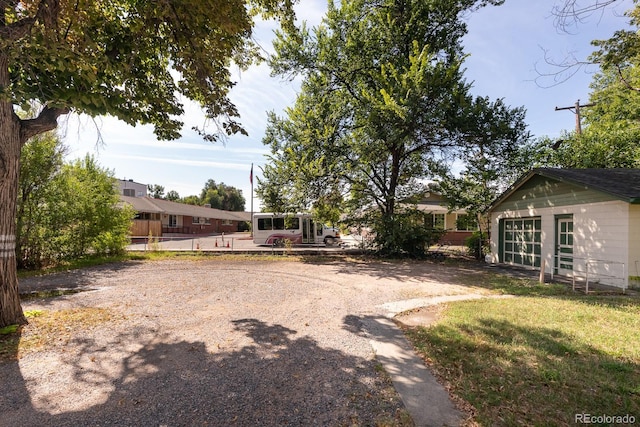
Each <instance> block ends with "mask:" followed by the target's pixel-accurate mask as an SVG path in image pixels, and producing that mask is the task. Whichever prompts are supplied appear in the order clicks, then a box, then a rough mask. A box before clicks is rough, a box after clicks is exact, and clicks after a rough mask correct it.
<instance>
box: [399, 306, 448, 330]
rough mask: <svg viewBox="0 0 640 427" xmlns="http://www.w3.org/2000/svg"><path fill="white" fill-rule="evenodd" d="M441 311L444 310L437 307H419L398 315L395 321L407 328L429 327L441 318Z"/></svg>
mask: <svg viewBox="0 0 640 427" xmlns="http://www.w3.org/2000/svg"><path fill="white" fill-rule="evenodd" d="M441 311H442V308H441V307H440V306H437V305H431V306H427V307H419V308H416V309H413V310H409V311H405V312H403V313H400V314H398V315H397V316H396V317H394V320H396V322H398V323H400V324H401V326H406V327H416V326H429V325H431V324H432V323H433V322H435V321H436V320H437V319H438V318H439V317H440V313H441Z"/></svg>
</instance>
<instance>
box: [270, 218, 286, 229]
mask: <svg viewBox="0 0 640 427" xmlns="http://www.w3.org/2000/svg"><path fill="white" fill-rule="evenodd" d="M273 229H274V230H284V218H273Z"/></svg>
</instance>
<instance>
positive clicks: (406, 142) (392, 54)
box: [257, 0, 502, 251]
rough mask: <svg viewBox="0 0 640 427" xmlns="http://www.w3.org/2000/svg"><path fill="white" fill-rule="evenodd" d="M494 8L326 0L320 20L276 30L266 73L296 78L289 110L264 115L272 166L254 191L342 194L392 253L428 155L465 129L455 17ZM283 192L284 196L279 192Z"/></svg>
mask: <svg viewBox="0 0 640 427" xmlns="http://www.w3.org/2000/svg"><path fill="white" fill-rule="evenodd" d="M500 3H502V2H501V1H476V0H461V1H424V0H402V1H397V0H356V1H350V2H341V4H340V6H339V7H338V6H335V5H334V4H333V3H330V4H329V10H328V13H327V17H326V19H325V20H324V21H323V23H322V24H321V25H320V26H319V27H317V28H313V29H311V30H309V29H306V28H304V27H303V29H302V31H301V32H300V33H299V34H297V35H296V36H288V35H286V34H283V35H280V36H279V37H278V39H277V41H276V42H275V43H274V45H275V47H276V51H277V55H276V56H275V58H274V60H273V61H272V66H273V69H274V71H275V72H276V73H280V74H284V75H290V76H297V75H301V76H302V77H303V83H302V87H301V91H300V94H299V96H298V98H297V100H296V103H295V105H294V106H293V107H292V108H290V109H288V110H287V111H286V117H282V118H280V117H276V116H274V115H272V116H271V117H270V121H269V126H268V130H267V135H266V137H265V139H264V142H265V143H266V144H268V145H270V146H271V162H270V164H269V165H268V166H267V167H266V168H265V173H264V177H263V179H262V180H260V181H259V185H258V190H257V191H258V194H260V195H261V196H263V197H265V196H266V200H267V201H268V202H269V203H274V204H276V205H277V204H280V205H282V208H285V207H287V206H285V205H287V204H288V205H294V206H297V207H299V208H302V209H310V208H313V207H317V206H316V205H318V204H319V205H320V206H321V207H322V206H323V205H327V204H328V203H341V202H342V201H344V203H343V206H344V207H345V208H346V209H347V210H348V211H350V212H352V213H353V212H356V211H360V212H361V213H364V214H366V215H367V216H369V218H370V221H371V225H373V226H374V227H375V231H376V236H377V238H378V243H379V245H380V246H379V247H381V248H382V249H383V250H384V249H389V250H391V251H394V250H395V249H392V248H398V245H397V244H396V243H397V242H398V240H399V239H401V236H396V235H392V234H393V233H396V231H397V232H398V233H401V232H402V230H408V228H407V227H405V226H404V225H402V224H397V222H398V221H404V220H409V221H415V215H413V214H411V215H407V216H405V215H402V214H403V212H402V210H403V209H404V207H405V206H407V203H410V202H411V201H412V200H416V198H417V197H418V196H419V195H420V194H421V193H422V192H423V191H424V185H423V183H424V179H425V178H428V177H429V176H430V175H431V173H432V171H431V170H430V165H431V164H432V161H433V160H434V159H436V158H438V157H440V156H442V155H444V154H450V153H451V152H452V151H454V150H457V149H459V148H460V147H461V146H462V142H463V141H464V134H465V131H466V130H467V129H468V128H469V124H468V123H465V120H466V119H467V118H469V117H470V114H468V113H467V111H468V110H469V109H471V108H473V107H474V101H473V98H472V97H471V96H470V95H469V87H470V85H469V84H468V83H466V81H465V80H464V78H463V70H462V63H463V60H464V53H463V47H462V44H461V39H462V37H463V36H464V35H465V33H466V25H465V22H464V20H463V19H462V16H463V15H464V14H465V13H469V12H470V11H473V10H475V9H477V8H479V7H482V6H485V5H487V4H500ZM487 107H489V106H487ZM285 181H286V182H285ZM283 187H286V189H285V190H284V191H285V192H286V194H288V195H289V196H290V200H288V201H284V200H282V199H281V198H279V197H276V196H277V194H278V191H282V188H283ZM292 201H293V202H292ZM289 207H290V206H289ZM321 210H325V209H321ZM372 214H373V215H372ZM409 234H410V233H409ZM387 244H389V247H388V248H385V246H386V245H387Z"/></svg>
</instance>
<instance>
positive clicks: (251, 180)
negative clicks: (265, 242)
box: [249, 163, 253, 237]
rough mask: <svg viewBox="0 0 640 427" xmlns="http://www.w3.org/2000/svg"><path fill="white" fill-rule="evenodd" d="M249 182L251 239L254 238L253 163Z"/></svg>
mask: <svg viewBox="0 0 640 427" xmlns="http://www.w3.org/2000/svg"><path fill="white" fill-rule="evenodd" d="M249 182H251V237H253V163H251V173H250V174H249Z"/></svg>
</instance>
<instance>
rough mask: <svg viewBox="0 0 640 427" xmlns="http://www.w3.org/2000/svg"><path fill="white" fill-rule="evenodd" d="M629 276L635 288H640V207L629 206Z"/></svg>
mask: <svg viewBox="0 0 640 427" xmlns="http://www.w3.org/2000/svg"><path fill="white" fill-rule="evenodd" d="M629 275H630V276H634V277H635V278H638V279H636V280H633V281H632V282H633V284H634V287H640V205H629Z"/></svg>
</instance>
